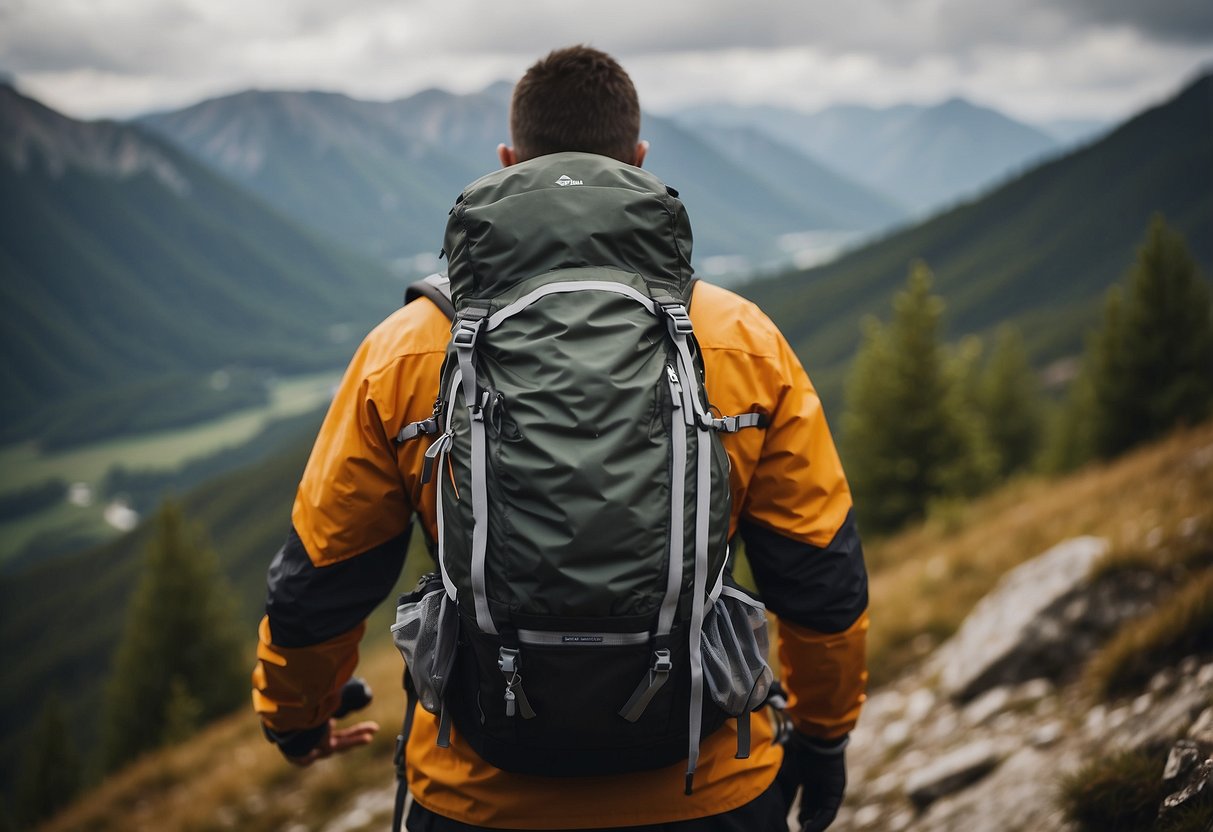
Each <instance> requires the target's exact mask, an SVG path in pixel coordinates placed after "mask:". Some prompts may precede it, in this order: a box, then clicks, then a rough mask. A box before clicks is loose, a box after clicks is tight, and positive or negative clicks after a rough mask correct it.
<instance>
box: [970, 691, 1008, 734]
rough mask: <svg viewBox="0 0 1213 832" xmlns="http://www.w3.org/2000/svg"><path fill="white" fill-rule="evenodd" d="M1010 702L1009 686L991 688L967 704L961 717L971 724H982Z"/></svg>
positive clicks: (1000, 711)
mask: <svg viewBox="0 0 1213 832" xmlns="http://www.w3.org/2000/svg"><path fill="white" fill-rule="evenodd" d="M1010 704H1011V689H1010V688H1009V687H1006V686H1003V687H997V688H991V689H990V690H988V691H986V692H985V693H983V694H982V695H981V696H978V697H977V698H976V699H974V700H973V701H972V702H970V703H969V704H968V705H966V706H965V709H964V711H963V712H962V713H961V719H963V720H964V721H965V722H966V723H968V724H969V725H982V724H984V723H986V722H988V721H989V720H990V718H991V717H993V716H995V715H996V714H1000V713H1002V712H1003V711H1005V710H1006V709H1007V707H1008V706H1009V705H1010Z"/></svg>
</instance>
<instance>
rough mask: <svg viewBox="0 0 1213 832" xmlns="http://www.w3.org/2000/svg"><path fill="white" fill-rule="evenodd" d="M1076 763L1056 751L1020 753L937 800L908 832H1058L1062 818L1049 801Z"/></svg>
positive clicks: (1069, 754)
mask: <svg viewBox="0 0 1213 832" xmlns="http://www.w3.org/2000/svg"><path fill="white" fill-rule="evenodd" d="M1080 761H1081V757H1080V756H1079V755H1078V754H1076V753H1074V752H1073V751H1066V750H1064V748H1063V747H1061V746H1058V747H1055V748H1051V749H1049V750H1048V751H1043V752H1042V751H1038V750H1037V749H1034V748H1025V749H1021V750H1019V751H1017V752H1016V753H1015V754H1013V755H1012V756H1011V757H1009V758H1008V759H1006V760H1005V761H1004V762H1003V763H1002V764H1001V765H999V766H998V767H997V768H996V769H994V771H993V772H991V773H990V774H989V775H987V776H986V777H984V778H983V779H982V780H981V781H980V782H978V783H976V784H974V785H973V786H971V787H969V788H967V789H964V790H962V791H959V792H956V793H954V794H952V795H949V796H947V797H944V798H941V799H940V800H937V801H936V802H934V803H932V804H931V805H930V806H928V807H927V808H926V810H925V811H924V812H923V813H922V814H920V815H919V816H918V818H917V819H916V820H915V822H914V824H913V826H912V827H911V829H913V830H914V832H1062V830H1065V829H1067V824H1066V821H1065V818H1064V817H1063V816H1062V814H1061V811H1060V810H1059V809H1058V808H1057V805H1056V803H1055V801H1054V800H1053V791H1054V788H1055V784H1056V778H1057V777H1058V776H1059V775H1058V773H1059V772H1060V771H1064V770H1066V769H1068V768H1070V767H1073V766H1076V765H1078V764H1079V763H1080Z"/></svg>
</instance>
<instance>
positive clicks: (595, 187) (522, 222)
mask: <svg viewBox="0 0 1213 832" xmlns="http://www.w3.org/2000/svg"><path fill="white" fill-rule="evenodd" d="M444 242H445V245H444V248H445V249H446V251H447V253H448V256H449V258H450V266H449V270H448V274H449V276H450V279H451V295H452V297H453V299H454V302H455V307H456V308H457V309H459V308H462V306H463V305H464V303H465V302H466V300H467V298H469V297H473V296H475V297H479V298H484V297H493V296H495V295H496V294H498V293H500V292H501V291H503V290H504V289H506V288H508V287H510V286H512V285H514V284H516V283H518V282H519V281H520V280H524V279H526V278H528V277H531V276H533V275H537V274H543V273H545V272H549V271H552V270H554V269H567V268H577V267H581V266H606V267H611V268H618V269H622V270H624V271H627V272H632V273H635V274H640V275H643V276H644V277H645V278H646V280H647V281H648V282H649V283H650V284H651V285H653V286H654V287H659V288H661V289H663V290H665V291H666V292H668V293H670V294H672V295H674V296H676V297H681V298H684V299H685V298H686V297H687V295H688V292H689V289H690V283H691V278H692V275H693V269H692V268H691V225H690V221H689V219H688V218H687V213H686V209H685V208H684V207H683V204H682V202H681V200H679V199H678V196H677V191H675V190H674V189H673V188H669V187H667V186H666V185H665V183H663V182H662V181H661V180H660V179H658V178H657V177H656V176H653V175H652V174H651V173H648V172H647V171H644V170H641V169H640V168H638V167H636V166H635V165H628V164H625V163H623V162H620V161H617V160H615V159H612V158H610V157H607V156H599V155H596V154H592V153H553V154H550V155H547V156H540V157H537V158H535V159H531V160H528V161H526V162H521V163H519V164H517V165H512V166H510V167H507V168H502V169H501V170H497V171H494V172H492V173H490V174H488V175H487V176H483V177H481V178H480V179H477V180H476V181H475V182H473V183H472V184H471V185H469V186H468V187H467V188H466V189H465V190H464V192H463V193H462V194H460V196H459V198H458V199H457V200H456V201H455V207H454V208H452V209H451V213H450V218H449V219H448V221H447V228H446V236H445V240H444Z"/></svg>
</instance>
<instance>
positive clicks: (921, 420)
mask: <svg viewBox="0 0 1213 832" xmlns="http://www.w3.org/2000/svg"><path fill="white" fill-rule="evenodd" d="M930 289H931V273H930V271H929V270H928V269H927V267H926V265H925V264H922V263H916V264H915V265H914V266H913V267H912V268H911V270H910V276H909V279H908V281H907V284H906V288H905V290H904V291H903V292H901V293H899V294H898V295H897V297H896V298H895V299H894V302H893V309H894V312H893V320H892V322H891V323H890V324H888V325H887V326H882V325H880V324H879V323H877V322H876V321H874V320H869V321H867V322H865V331H864V339H863V343H862V345H861V346H860V350H859V354H858V355H857V356H856V358H855V364H854V366H853V368H852V371H851V375H850V378H849V379H848V385H847V410H846V412H845V413H844V415H843V429H844V438H843V452H844V455H845V462H846V468H847V473H848V477H849V479H850V481H851V484H852V486H853V488H854V490H855V495H856V506H857V511H858V512H859V516H860V519H861V520H862V521H863V522H864V523H865V524H866V525H867V527H869V528H872V529H874V530H877V531H887V530H890V529H893V528H895V527H897V526H898V525H900V524H902V523H904V522H905V521H906V520H909V519H911V518H914V517H920V516H922V515H923V514H925V512H926V510H927V507H928V505H929V504H930V502H931V501H932V500H933V499H936V498H938V497H942V496H947V495H951V494H957V493H960V492H962V491H963V490H965V489H967V488H971V487H973V486H974V485H975V484H976V483H977V482H978V481H980V480H981V479H982V474H981V467H982V466H981V465H980V464H978V463H977V461H976V457H975V447H974V435H973V433H972V431H971V430H970V428H971V426H970V425H966V423H965V420H964V418H963V415H962V412H961V406H962V405H961V403H962V400H963V391H961V390H960V389H958V388H959V384H958V382H959V378H958V377H957V372H956V370H955V369H954V368H951V367H949V365H948V362H947V357H946V355H945V353H944V351H943V348H942V347H941V346H940V343H939V321H940V317H941V315H942V313H943V301H942V299H940V298H939V297H937V296H934V295H932V294H931V291H930Z"/></svg>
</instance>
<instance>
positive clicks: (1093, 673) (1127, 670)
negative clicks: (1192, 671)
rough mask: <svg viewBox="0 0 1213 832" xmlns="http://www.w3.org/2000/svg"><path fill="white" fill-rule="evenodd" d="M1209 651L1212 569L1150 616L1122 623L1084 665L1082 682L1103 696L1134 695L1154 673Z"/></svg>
mask: <svg viewBox="0 0 1213 832" xmlns="http://www.w3.org/2000/svg"><path fill="white" fill-rule="evenodd" d="M1209 649H1213V569H1206V570H1205V571H1203V572H1200V573H1198V574H1196V575H1195V576H1193V577H1192V578H1191V579H1190V580H1189V581H1188V583H1187V584H1186V585H1185V586H1183V587H1182V588H1181V589H1179V590H1178V591H1177V592H1175V593H1174V595H1172V596H1171V597H1170V598H1169V599H1166V600H1164V601H1163V603H1162V604H1160V605H1159V607H1158V608H1157V609H1155V610H1154V611H1153V612H1150V613H1147V614H1146V615H1144V616H1142V617H1141V618H1137V619H1134V620H1132V621H1129V622H1127V623H1126V624H1124V625H1123V626H1122V627H1121V628H1120V631H1119V632H1118V633H1117V634H1116V635H1115V636H1114V637H1113V638H1112V640H1111V641H1109V642H1108V643H1107V644H1106V645H1104V647H1103V649H1101V650H1100V651H1099V652H1098V653H1096V654H1095V657H1094V658H1092V659H1091V661H1090V663H1088V665H1087V669H1086V678H1087V681H1088V683H1089V684H1090V685H1091V686H1092V687H1093V688H1094V690H1095V691H1096V692H1097V693H1098V694H1100V695H1101V696H1104V697H1109V696H1115V695H1117V694H1123V693H1128V692H1131V691H1133V690H1134V689H1135V688H1137V687H1140V686H1141V685H1142V684H1144V683H1145V682H1146V681H1147V680H1148V679H1149V678H1150V676H1151V674H1153V673H1154V672H1155V671H1156V670H1158V669H1159V668H1161V667H1163V666H1164V665H1167V664H1170V663H1171V662H1173V661H1174V660H1176V659H1179V658H1182V657H1183V656H1186V655H1189V654H1191V653H1197V652H1201V651H1204V650H1209Z"/></svg>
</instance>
